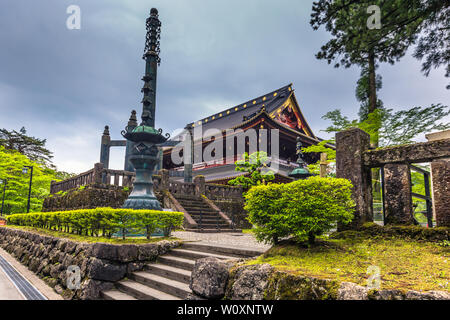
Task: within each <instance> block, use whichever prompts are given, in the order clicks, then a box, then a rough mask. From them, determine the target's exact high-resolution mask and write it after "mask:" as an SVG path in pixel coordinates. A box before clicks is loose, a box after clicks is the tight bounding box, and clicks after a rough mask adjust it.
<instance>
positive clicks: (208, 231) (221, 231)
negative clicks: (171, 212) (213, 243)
mask: <svg viewBox="0 0 450 320" xmlns="http://www.w3.org/2000/svg"><path fill="white" fill-rule="evenodd" d="M186 231H189V232H198V233H242V230H241V229H234V230H233V229H224V228H223V229H186Z"/></svg>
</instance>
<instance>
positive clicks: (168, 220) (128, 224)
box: [7, 208, 184, 238]
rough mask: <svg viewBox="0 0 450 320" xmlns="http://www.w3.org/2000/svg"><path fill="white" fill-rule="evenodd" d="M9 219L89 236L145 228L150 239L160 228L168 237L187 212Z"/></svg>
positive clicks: (100, 211) (99, 211)
mask: <svg viewBox="0 0 450 320" xmlns="http://www.w3.org/2000/svg"><path fill="white" fill-rule="evenodd" d="M7 220H8V224H12V225H18V226H28V227H36V228H42V229H49V230H56V231H61V232H71V233H76V234H78V235H90V236H99V235H100V234H102V235H103V236H107V237H111V235H112V234H114V233H116V232H118V231H120V232H122V234H123V235H125V233H126V232H127V230H145V231H146V233H147V237H148V238H149V237H150V235H151V234H152V233H153V231H154V230H155V229H157V228H158V229H163V230H166V232H165V234H166V235H167V236H168V234H170V231H171V230H173V229H174V228H176V227H181V226H182V225H183V221H184V215H183V213H181V212H167V211H156V210H132V209H112V208H96V209H83V210H73V211H60V212H39V213H30V214H13V215H10V216H8V217H7ZM167 230H168V231H167ZM124 237H125V236H124Z"/></svg>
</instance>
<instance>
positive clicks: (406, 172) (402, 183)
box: [384, 164, 414, 225]
mask: <svg viewBox="0 0 450 320" xmlns="http://www.w3.org/2000/svg"><path fill="white" fill-rule="evenodd" d="M384 210H385V214H384V219H385V220H384V224H385V225H387V224H401V225H410V224H414V218H413V203H412V197H411V173H410V168H409V165H407V164H387V165H385V166H384Z"/></svg>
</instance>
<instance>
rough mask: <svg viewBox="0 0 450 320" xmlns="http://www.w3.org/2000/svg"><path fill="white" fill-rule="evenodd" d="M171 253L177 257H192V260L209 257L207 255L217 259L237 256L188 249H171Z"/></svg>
mask: <svg viewBox="0 0 450 320" xmlns="http://www.w3.org/2000/svg"><path fill="white" fill-rule="evenodd" d="M170 254H172V255H174V256H176V257H181V258H186V259H192V260H197V259H202V258H207V257H213V258H217V259H221V260H227V259H233V258H235V257H232V256H226V255H221V254H215V253H207V252H199V251H194V250H188V249H172V250H171V251H170Z"/></svg>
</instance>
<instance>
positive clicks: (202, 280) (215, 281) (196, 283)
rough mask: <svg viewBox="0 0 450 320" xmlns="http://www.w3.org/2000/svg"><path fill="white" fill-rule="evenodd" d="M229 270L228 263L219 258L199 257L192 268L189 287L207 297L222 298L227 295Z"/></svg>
mask: <svg viewBox="0 0 450 320" xmlns="http://www.w3.org/2000/svg"><path fill="white" fill-rule="evenodd" d="M228 272H229V271H228V265H227V264H226V263H225V262H223V261H221V260H219V259H217V258H212V257H208V258H203V259H198V260H197V261H195V265H194V269H193V270H192V275H191V282H190V285H189V287H190V288H191V290H192V291H193V292H194V293H195V294H197V295H199V296H201V297H204V298H206V299H221V298H223V296H224V295H225V290H226V286H227V281H228Z"/></svg>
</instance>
